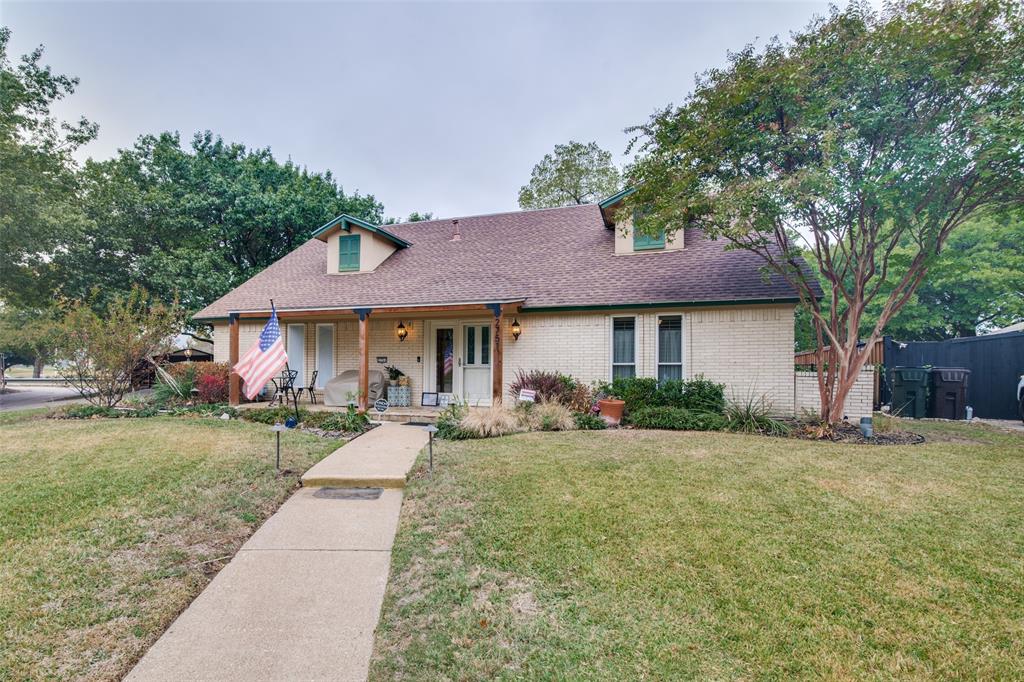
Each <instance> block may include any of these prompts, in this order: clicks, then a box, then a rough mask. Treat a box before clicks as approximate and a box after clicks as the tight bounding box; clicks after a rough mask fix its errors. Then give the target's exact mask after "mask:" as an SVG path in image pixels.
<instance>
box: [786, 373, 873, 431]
mask: <svg viewBox="0 0 1024 682" xmlns="http://www.w3.org/2000/svg"><path fill="white" fill-rule="evenodd" d="M874 373H875V370H874V369H873V368H871V367H868V368H866V369H863V370H861V373H860V377H858V379H857V383H855V384H854V385H853V388H852V389H850V393H849V395H848V396H847V397H846V404H845V406H844V407H845V412H846V414H845V415H844V417H846V419H847V420H848V421H850V422H854V423H857V422H859V421H860V418H861V417H870V416H871V413H872V411H873V410H872V408H873V407H874V400H875V398H874V386H875V384H874V380H875V377H874ZM793 401H794V403H795V405H796V413H797V414H798V415H800V414H803V413H804V412H810V413H813V414H818V412H819V411H820V410H821V395H820V393H819V392H818V374H817V372H796V373H795V375H794V377H793Z"/></svg>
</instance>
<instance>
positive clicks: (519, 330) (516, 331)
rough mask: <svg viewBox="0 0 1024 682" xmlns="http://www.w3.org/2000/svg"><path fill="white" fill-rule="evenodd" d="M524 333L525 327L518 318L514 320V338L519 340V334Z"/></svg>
mask: <svg viewBox="0 0 1024 682" xmlns="http://www.w3.org/2000/svg"><path fill="white" fill-rule="evenodd" d="M522 333H523V327H522V325H520V324H519V320H518V319H513V320H512V338H513V339H515V340H516V341H518V340H519V335H520V334H522Z"/></svg>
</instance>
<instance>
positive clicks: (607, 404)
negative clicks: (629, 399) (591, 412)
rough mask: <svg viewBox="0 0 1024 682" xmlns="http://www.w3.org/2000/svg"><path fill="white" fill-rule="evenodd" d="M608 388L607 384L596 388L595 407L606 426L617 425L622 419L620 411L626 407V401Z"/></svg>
mask: <svg viewBox="0 0 1024 682" xmlns="http://www.w3.org/2000/svg"><path fill="white" fill-rule="evenodd" d="M609 388H610V387H609V386H608V385H607V384H605V385H603V386H601V387H599V388H598V391H597V405H595V409H596V410H597V412H598V413H599V414H600V415H601V419H604V421H605V423H606V424H608V426H618V425H619V422H621V421H622V412H623V410H625V409H626V401H625V400H621V399H619V397H618V396H616V395H614V394H612V393H611V391H610V390H608V389H609Z"/></svg>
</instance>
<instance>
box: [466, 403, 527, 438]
mask: <svg viewBox="0 0 1024 682" xmlns="http://www.w3.org/2000/svg"><path fill="white" fill-rule="evenodd" d="M459 426H460V427H461V428H462V429H463V430H465V431H468V432H470V433H472V434H473V435H474V436H476V437H477V438H491V437H494V436H507V435H509V434H511V433H516V432H517V431H521V430H522V429H521V428H520V426H519V420H518V419H517V418H516V414H515V412H513V411H512V410H510V409H508V408H507V407H503V406H502V405H500V404H499V405H493V406H491V407H478V408H474V409H472V410H469V412H467V413H466V416H465V417H463V418H462V421H461V422H460V424H459Z"/></svg>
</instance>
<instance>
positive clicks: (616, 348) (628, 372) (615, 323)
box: [612, 317, 636, 379]
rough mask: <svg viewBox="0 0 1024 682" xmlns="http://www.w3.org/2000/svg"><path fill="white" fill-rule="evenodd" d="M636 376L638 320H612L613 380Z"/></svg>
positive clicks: (616, 318)
mask: <svg viewBox="0 0 1024 682" xmlns="http://www.w3.org/2000/svg"><path fill="white" fill-rule="evenodd" d="M634 376H636V318H633V317H615V318H612V379H625V378H629V377H634Z"/></svg>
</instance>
